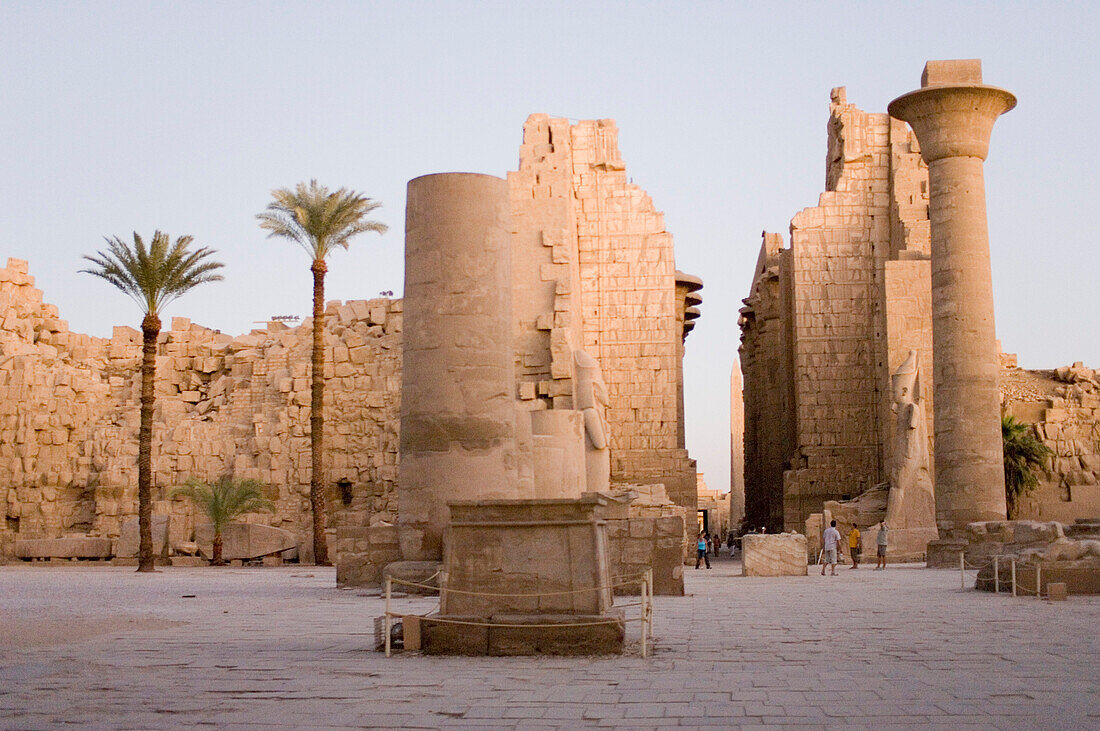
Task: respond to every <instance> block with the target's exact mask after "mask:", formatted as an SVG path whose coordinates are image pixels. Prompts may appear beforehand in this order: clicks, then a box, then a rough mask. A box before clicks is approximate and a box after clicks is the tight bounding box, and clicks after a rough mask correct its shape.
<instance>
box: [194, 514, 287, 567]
mask: <svg viewBox="0 0 1100 731" xmlns="http://www.w3.org/2000/svg"><path fill="white" fill-rule="evenodd" d="M195 543H197V544H198V545H199V552H200V553H201V554H202V555H203V556H204V557H206V558H210V557H211V556H212V555H213V552H214V526H213V525H211V524H210V523H205V524H202V525H196V526H195ZM297 547H298V539H297V537H296V536H295V535H294V534H293V533H291V532H290V531H288V530H283V529H282V528H276V527H274V526H270V525H261V524H259V523H230V524H229V525H227V526H225V528H224V529H223V530H222V558H223V559H225V560H226V561H234V560H238V559H243V560H250V559H254V558H262V557H263V556H270V555H272V554H276V553H282V552H283V551H289V550H292V549H296V548H297Z"/></svg>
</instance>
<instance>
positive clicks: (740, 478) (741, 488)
mask: <svg viewBox="0 0 1100 731" xmlns="http://www.w3.org/2000/svg"><path fill="white" fill-rule="evenodd" d="M742 389H743V386H742V385H741V363H740V362H738V361H735V362H734V364H733V368H732V369H731V370H730V496H729V501H730V505H729V510H730V528H732V529H736V528H737V527H738V526H739V525H740V524H741V519H742V518H744V517H745V400H744V394H743V393H742Z"/></svg>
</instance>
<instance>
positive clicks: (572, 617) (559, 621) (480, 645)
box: [421, 494, 624, 655]
mask: <svg viewBox="0 0 1100 731" xmlns="http://www.w3.org/2000/svg"><path fill="white" fill-rule="evenodd" d="M606 504H607V497H606V496H603V495H598V494H586V495H584V496H583V497H581V498H580V499H577V500H486V501H459V502H451V503H450V512H451V525H450V528H449V533H448V536H447V544H446V551H445V555H444V560H443V564H444V569H443V574H441V577H440V578H441V579H443V584H442V586H443V589H442V592H441V594H442V596H441V600H440V612H439V614H438V615H432V616H429V617H427V618H425V619H424V621H423V622H422V626H421V630H422V643H423V649H424V651H425V652H429V653H440V654H468V655H530V654H600V653H614V652H621V650H622V643H623V637H624V623H623V619H622V613H621V612H620V611H617V610H615V609H614V607H613V602H614V599H613V596H612V591H611V588H610V585H611V583H612V581H611V572H610V570H609V566H610V564H609V560H608V543H607V535H606V525H605V521H604V519H603V515H602V509H603V508H604V506H606ZM458 623H472V624H458ZM481 623H487V624H491V625H504V626H489V627H486V626H480V624H481ZM569 624H572V625H578V624H579V625H584V626H571V627H563V626H561V625H569ZM527 625H536V626H527Z"/></svg>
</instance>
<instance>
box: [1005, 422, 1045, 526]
mask: <svg viewBox="0 0 1100 731" xmlns="http://www.w3.org/2000/svg"><path fill="white" fill-rule="evenodd" d="M1001 441H1002V447H1003V451H1004V470H1005V498H1006V499H1007V501H1008V507H1009V516H1010V517H1014V514H1015V508H1016V506H1017V505H1018V504H1019V501H1020V500H1021V499H1022V498H1023V497H1025V496H1027V495H1028V494H1030V493H1031V492H1032V491H1034V490H1035V488H1036V487H1038V486H1039V476H1038V474H1036V473H1037V471H1038V470H1042V469H1044V468H1045V467H1046V466H1047V463H1048V461H1049V460H1050V458H1051V456H1052V454H1053V453H1052V452H1051V450H1050V448H1049V447H1047V445H1045V444H1043V443H1042V442H1041V441H1039V440H1038V439H1037V438H1036V436H1035V434H1034V430H1033V428H1032V426H1031V425H1030V424H1025V423H1022V422H1019V421H1016V418H1015V417H1013V416H1007V415H1006V416H1003V417H1001Z"/></svg>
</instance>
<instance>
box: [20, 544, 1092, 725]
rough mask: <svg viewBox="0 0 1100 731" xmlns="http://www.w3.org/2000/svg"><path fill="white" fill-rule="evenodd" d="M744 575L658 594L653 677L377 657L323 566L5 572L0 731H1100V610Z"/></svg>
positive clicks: (550, 661)
mask: <svg viewBox="0 0 1100 731" xmlns="http://www.w3.org/2000/svg"><path fill="white" fill-rule="evenodd" d="M739 571H740V566H739V564H736V563H734V562H731V561H727V560H719V561H717V562H716V563H715V568H714V569H713V570H711V571H706V570H699V571H693V570H691V569H690V568H689V569H688V570H687V572H686V573H687V576H686V583H687V587H688V591H689V593H690V594H691V595H690V596H687V597H683V598H672V597H658V598H657V600H656V623H655V629H654V632H655V635H656V637H655V640H656V653H655V655H654V656H653V657H651V658H650V659H648V660H644V659H642V658H641V657H639V656H638V655H637V650H636V647H635V648H634V654H632V655H628V656H624V657H607V658H588V657H582V658H550V657H539V658H458V657H451V658H433V657H426V656H420V655H417V654H412V653H410V654H405V655H395V656H394V657H392V658H390V659H389V660H387V659H386V658H385V657H383V656H382V655H381V654H380V653H376V652H372V651H371V649H370V648H371V645H372V644H373V630H372V624H373V623H372V618H373V617H375V616H377V615H379V614H380V613H381V611H382V600H381V599H380V597H379V596H378V595H377V592H373V593H371V592H366V591H363V590H338V589H336V588H334V582H335V577H334V575H333V571H332V570H331V569H317V568H312V567H300V568H292V567H283V568H279V569H274V568H269V569H222V570H216V569H165V570H163V571H161V572H160V573H157V574H155V575H149V574H137V573H135V572H134V571H133V569H132V568H121V567H119V568H114V567H96V566H89V565H88V564H79V565H74V566H72V567H68V566H62V567H56V566H50V567H32V566H13V567H5V568H0V728H19V729H35V728H55V727H58V726H62V725H69V726H83V727H88V728H131V729H132V728H156V729H160V728H180V727H192V726H199V725H214V726H217V727H220V728H237V727H240V728H244V727H250V728H257V727H269V728H276V727H296V728H306V727H312V728H317V727H327V728H335V727H385V728H438V727H444V726H446V727H450V726H467V727H479V728H480V727H503V728H519V727H522V728H524V729H528V728H579V727H628V728H656V727H666V726H690V727H695V728H707V727H712V728H730V727H737V726H758V725H769V726H770V725H795V726H800V727H802V726H809V727H821V728H825V727H831V728H836V727H838V726H845V727H855V728H859V727H864V728H871V727H873V728H876V729H877V728H891V727H898V728H900V727H911V726H913V725H916V724H920V725H922V726H930V727H942V728H957V727H959V726H980V727H983V728H1038V727H1065V728H1097V727H1100V662H1098V650H1100V635H1098V632H1097V628H1098V627H1100V597H1089V598H1084V597H1071V598H1070V599H1069V600H1068V601H1066V602H1055V603H1051V602H1047V601H1040V600H1036V599H1034V598H1031V599H1023V598H1017V599H1013V598H1012V597H1009V596H999V597H995V596H992V595H990V594H985V593H978V592H975V591H973V590H971V591H966V592H963V591H960V589H959V575H958V573H957V572H952V571H935V570H928V569H923V568H916V567H912V568H910V567H897V568H894V567H891V568H890V569H888V570H886V571H873V570H872V569H871V568H870V567H867V568H861V569H859V570H858V571H850V570H849V569H847V568H846V567H845V568H842V569H840V571H839V574H840V575H839V576H837V577H835V578H833V577H825V578H822V577H821V576H820V575H818V574H817V573H816V572H815V571H813V569H811V571H812V573H811V574H810V576H808V577H783V578H742V577H740V576H739V575H738V574H739ZM969 583H970V585H973V573H971V574H970V578H969ZM401 606H403V607H408V608H409V609H416V608H422V609H423V608H427V607H428V606H429V603H428V602H427V601H426V600H425V599H423V598H419V599H407V600H403V601H402V603H401ZM630 631H631V636H632V637H634V638H636V635H637V625H632V626H631V628H630Z"/></svg>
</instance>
